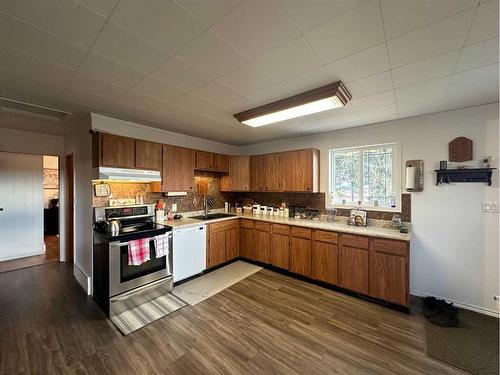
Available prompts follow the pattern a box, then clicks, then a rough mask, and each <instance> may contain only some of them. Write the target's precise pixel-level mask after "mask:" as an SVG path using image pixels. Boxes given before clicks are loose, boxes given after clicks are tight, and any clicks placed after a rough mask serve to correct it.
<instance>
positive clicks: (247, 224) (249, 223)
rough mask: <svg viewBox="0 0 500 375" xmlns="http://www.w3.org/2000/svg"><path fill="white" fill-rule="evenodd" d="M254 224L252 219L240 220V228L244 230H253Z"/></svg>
mask: <svg viewBox="0 0 500 375" xmlns="http://www.w3.org/2000/svg"><path fill="white" fill-rule="evenodd" d="M253 224H254V221H253V220H250V219H241V220H240V226H241V227H242V228H251V229H253Z"/></svg>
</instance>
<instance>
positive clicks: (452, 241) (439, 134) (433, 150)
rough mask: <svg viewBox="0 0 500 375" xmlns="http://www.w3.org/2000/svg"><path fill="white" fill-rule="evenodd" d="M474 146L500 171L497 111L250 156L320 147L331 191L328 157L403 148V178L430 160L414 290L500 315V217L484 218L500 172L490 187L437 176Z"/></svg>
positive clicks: (415, 210) (416, 206)
mask: <svg viewBox="0 0 500 375" xmlns="http://www.w3.org/2000/svg"><path fill="white" fill-rule="evenodd" d="M459 136H465V137H468V138H471V139H472V140H473V141H474V161H473V162H471V163H469V164H471V165H473V166H478V163H479V158H481V157H483V156H487V155H491V156H493V160H492V164H493V166H494V167H498V164H499V160H498V152H499V151H498V143H499V135H498V104H490V105H485V106H479V107H473V108H467V109H461V110H456V111H450V112H443V113H437V114H433V115H427V116H420V117H414V118H409V119H404V120H396V121H391V122H387V123H382V124H376V125H369V126H365V127H358V128H353V129H345V130H340V131H334V132H331V133H326V134H320V135H314V136H307V137H299V138H293V139H288V140H283V141H276V142H269V143H263V144H258V145H252V146H246V147H243V148H242V152H243V153H246V154H252V153H266V152H271V151H281V150H291V149H298V148H305V147H315V148H318V149H320V151H321V165H320V179H321V181H320V187H321V191H323V192H326V191H327V186H328V150H329V149H331V148H338V147H349V146H360V145H369V144H377V143H386V142H396V143H398V145H399V150H400V153H401V172H402V173H403V172H404V170H403V166H404V163H405V161H406V160H410V159H423V160H424V166H425V183H424V191H423V192H421V193H412V243H411V282H410V283H411V284H410V287H411V290H412V292H413V293H414V294H420V295H435V296H439V297H443V298H446V299H449V300H453V301H456V302H458V303H461V304H463V305H467V306H469V307H471V308H476V309H479V310H482V311H485V312H498V305H497V304H496V302H495V301H494V300H493V295H498V294H499V278H498V274H499V268H498V265H499V256H498V248H499V238H498V230H499V215H498V213H496V214H492V213H483V212H481V202H482V201H484V200H496V201H498V200H499V197H498V194H499V189H498V171H497V172H495V173H494V175H495V178H494V183H493V185H492V186H491V187H488V186H486V185H485V184H481V183H467V184H465V183H462V184H453V185H445V186H439V187H437V186H435V182H436V176H435V172H434V169H438V168H439V161H440V160H447V159H448V143H449V142H450V141H451V140H452V139H454V138H455V137H459Z"/></svg>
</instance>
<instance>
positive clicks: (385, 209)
mask: <svg viewBox="0 0 500 375" xmlns="http://www.w3.org/2000/svg"><path fill="white" fill-rule="evenodd" d="M329 208H340V209H343V210H353V209H356V208H359V209H361V210H365V211H381V212H395V213H400V212H401V208H398V207H395V208H392V207H374V206H352V205H347V204H346V205H342V204H335V205H333V206H331V205H327V206H326V209H329Z"/></svg>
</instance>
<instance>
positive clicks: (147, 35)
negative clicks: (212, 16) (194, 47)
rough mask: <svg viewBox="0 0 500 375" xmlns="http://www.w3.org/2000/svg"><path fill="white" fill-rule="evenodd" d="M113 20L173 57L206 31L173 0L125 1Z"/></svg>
mask: <svg viewBox="0 0 500 375" xmlns="http://www.w3.org/2000/svg"><path fill="white" fill-rule="evenodd" d="M111 20H112V21H113V22H115V23H117V24H119V25H120V26H122V27H124V28H126V29H127V30H130V31H132V32H133V33H135V34H137V35H139V36H140V37H142V38H144V39H146V40H148V41H150V42H152V43H154V44H156V45H157V46H159V47H160V48H162V49H164V50H165V51H167V52H169V53H171V54H173V53H175V52H176V51H178V50H179V49H180V48H182V47H184V46H185V45H186V44H187V43H188V42H189V41H191V40H192V39H193V38H194V37H196V35H198V34H200V33H201V32H202V31H203V30H204V29H205V28H206V26H205V25H203V24H202V23H201V22H199V21H198V20H197V19H196V18H194V17H193V16H192V15H191V14H189V13H188V12H187V11H186V10H185V9H184V8H182V7H181V6H180V5H178V4H176V3H175V2H174V1H172V0H148V1H147V2H146V3H145V2H143V1H136V0H121V1H120V2H119V3H118V6H117V7H116V9H115V10H114V12H113V14H112V15H111ZM145 20H147V21H145Z"/></svg>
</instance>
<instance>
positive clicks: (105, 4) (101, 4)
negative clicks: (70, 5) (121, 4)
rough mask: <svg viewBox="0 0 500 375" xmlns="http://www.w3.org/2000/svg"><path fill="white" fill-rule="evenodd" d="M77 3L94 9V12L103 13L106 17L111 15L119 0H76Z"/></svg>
mask: <svg viewBox="0 0 500 375" xmlns="http://www.w3.org/2000/svg"><path fill="white" fill-rule="evenodd" d="M74 1H76V2H77V3H79V4H81V5H83V6H86V7H87V8H89V9H92V10H93V11H94V12H97V13H99V14H102V15H103V16H104V17H107V16H109V14H110V13H111V11H112V10H113V8H114V7H115V5H116V3H117V2H118V0H74Z"/></svg>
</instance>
